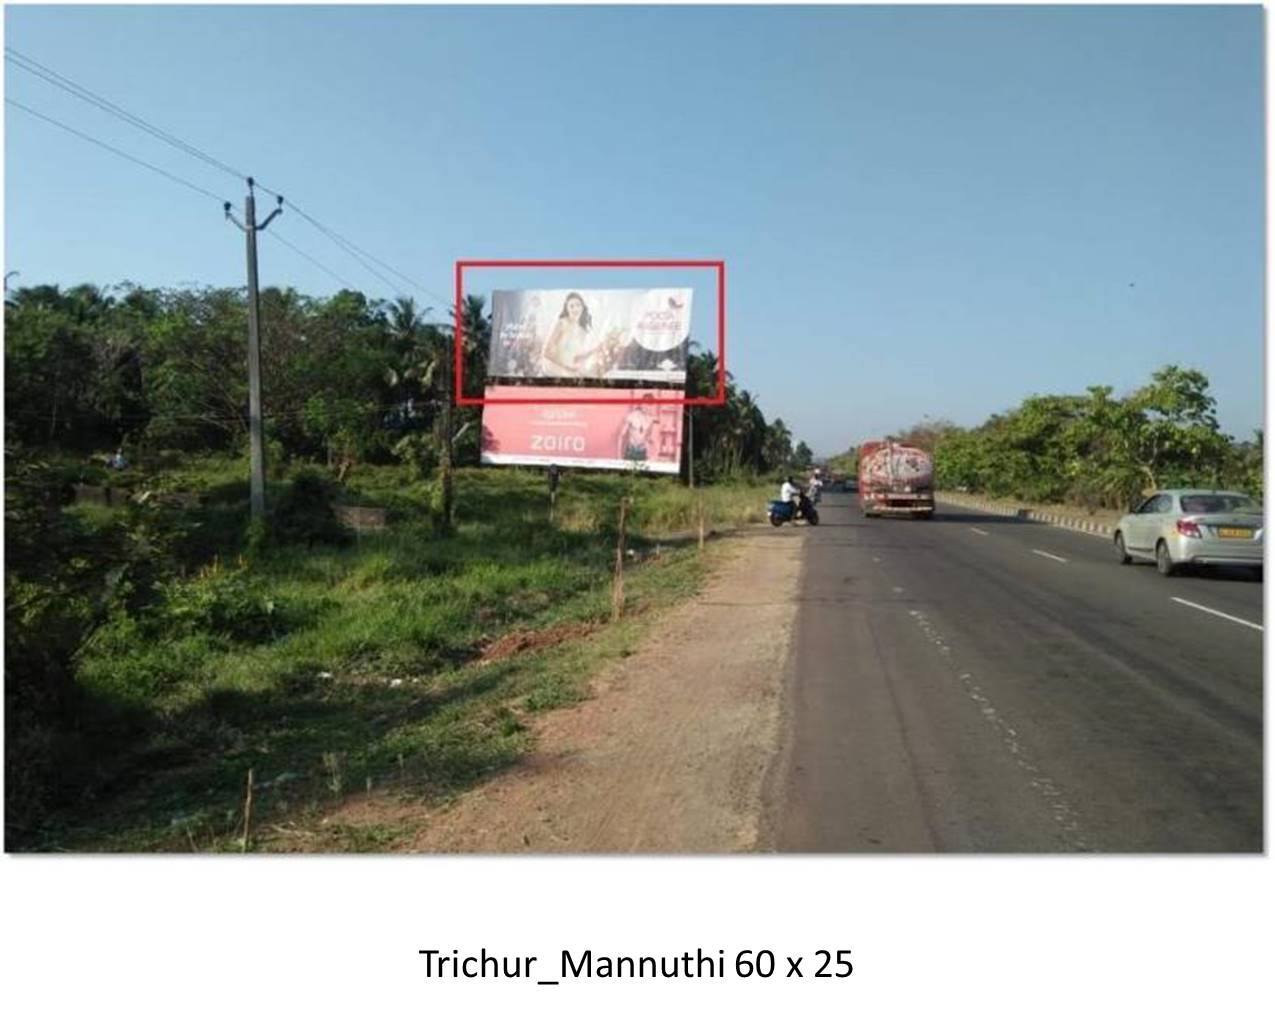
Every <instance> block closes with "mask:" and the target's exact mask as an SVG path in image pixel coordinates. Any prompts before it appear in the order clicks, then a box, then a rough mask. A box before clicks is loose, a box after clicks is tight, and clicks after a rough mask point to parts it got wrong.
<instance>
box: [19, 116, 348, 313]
mask: <svg viewBox="0 0 1275 1013" xmlns="http://www.w3.org/2000/svg"><path fill="white" fill-rule="evenodd" d="M5 103H6V104H8V105H11V106H14V107H16V108H18V109H21V110H22V111H23V112H25V113H28V114H29V115H31V116H35V117H36V118H37V119H41V120H44V121H45V122H46V123H51V124H52V125H53V126H55V127H58V128H60V129H62V130H65V131H67V133H70V134H74V135H75V136H76V137H78V138H80V139H81V140H85V141H88V142H89V143H90V144H95V145H97V146H98V147H99V148H104V149H106V150H107V151H109V152H111V153H112V154H114V155H118V156H119V157H120V158H124V159H127V160H128V161H130V162H133V163H134V164H136V165H140V166H142V167H144V168H147V169H150V170H151V171H152V172H157V173H159V174H160V175H161V176H164V177H166V178H167V179H170V180H172V181H173V182H174V183H180V184H181V185H182V186H184V187H188V188H189V189H191V190H194V191H195V192H196V193H200V194H203V195H204V196H207V197H211V198H212V199H213V200H215V201H217V202H218V203H219V204H222V205H224V204H226V203H228V201H227V200H226V198H224V197H221V196H219V195H217V194H215V193H213V192H212V191H211V190H205V189H204V188H203V187H202V186H199V185H198V184H197V183H192V182H190V180H188V179H183V178H182V177H181V176H178V175H175V174H174V173H171V172H169V171H168V170H167V169H162V168H160V167H159V166H157V165H152V164H151V163H150V162H147V161H145V160H144V159H141V158H138V157H136V156H135V155H130V154H129V153H128V152H127V151H122V150H120V149H119V148H116V147H114V146H113V145H110V144H107V143H106V142H105V141H101V140H98V139H97V138H96V137H92V136H90V135H89V134H86V133H84V132H83V131H81V130H77V129H76V128H75V127H72V126H70V125H68V124H66V123H63V122H61V121H60V120H56V119H54V118H53V117H52V116H46V115H45V114H44V113H41V112H38V111H36V110H35V109H32V108H31V107H30V106H26V105H23V104H22V103H21V102H18V101H17V100H16V99H11V98H6V99H5ZM262 189H264V187H263V188H262ZM269 234H270V235H273V236H274V237H275V238H276V239H278V240H279V242H281V243H283V245H284V246H286V247H288V248H289V249H291V250H292V251H293V252H294V253H296V254H297V255H298V256H301V257H304V258H305V259H306V260H308V261H309V262H310V263H311V264H313V265H314V266H315V267H317V268H319V270H321V271H323V272H325V273H326V274H329V275H331V276H332V277H333V278H335V279H336V280H337V281H339V282H341V284H343V285H345V286H346V287H347V288H350V289H355V290H357V289H358V286H357V285H355V284H354V283H353V282H351V281H350V280H349V279H348V278H345V277H343V276H341V275H339V274H337V272H336V271H333V270H332V269H331V268H330V267H328V266H327V265H326V264H323V263H321V262H320V261H319V260H317V259H315V258H314V257H312V256H310V255H309V254H308V253H306V252H305V250H303V249H301V248H300V247H299V246H297V245H296V244H295V243H291V242H289V241H288V240H287V239H285V238H283V236H280V235H278V234H276V233H269Z"/></svg>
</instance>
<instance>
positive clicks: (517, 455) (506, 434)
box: [482, 386, 682, 475]
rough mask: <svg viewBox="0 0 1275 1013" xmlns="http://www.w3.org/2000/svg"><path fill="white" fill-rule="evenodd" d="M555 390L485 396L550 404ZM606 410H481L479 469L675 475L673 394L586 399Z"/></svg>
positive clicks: (678, 423)
mask: <svg viewBox="0 0 1275 1013" xmlns="http://www.w3.org/2000/svg"><path fill="white" fill-rule="evenodd" d="M559 393H561V388H556V387H501V386H493V387H488V388H487V396H488V397H490V398H495V399H497V400H498V399H499V398H500V397H502V396H507V395H510V394H513V395H520V396H523V397H528V396H531V397H536V396H539V397H553V396H554V395H555V394H559ZM591 393H593V394H596V395H598V396H599V398H602V399H605V400H607V401H608V402H613V403H607V404H499V403H496V402H495V401H493V402H490V403H488V404H487V405H485V406H484V408H483V438H482V461H483V463H484V464H533V465H542V466H543V465H549V464H557V465H560V466H564V467H577V468H614V469H618V470H624V471H628V470H631V469H636V470H638V471H656V472H664V473H667V474H672V475H675V474H677V472H678V470H679V469H680V467H681V462H682V406H681V404H680V402H678V400H677V399H678V397H679V393H678V392H677V391H672V390H659V389H657V390H618V389H616V388H612V387H608V388H600V389H598V390H595V391H592V392H591Z"/></svg>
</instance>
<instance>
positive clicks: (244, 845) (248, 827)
mask: <svg viewBox="0 0 1275 1013" xmlns="http://www.w3.org/2000/svg"><path fill="white" fill-rule="evenodd" d="M251 837H252V768H251V767H249V768H248V788H247V791H245V792H244V799H243V841H242V842H241V844H240V848H239V850H240V851H247V850H248V840H249V838H251Z"/></svg>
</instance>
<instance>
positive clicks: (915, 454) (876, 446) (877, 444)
mask: <svg viewBox="0 0 1275 1013" xmlns="http://www.w3.org/2000/svg"><path fill="white" fill-rule="evenodd" d="M859 502H860V503H861V504H862V505H863V514H864V516H865V517H875V516H878V515H880V514H910V515H911V516H913V517H925V518H930V517H933V516H934V459H933V458H932V457H930V455H929V454H927V453H926V452H925V451H924V450H922V449H921V448H920V447H911V446H908V445H906V444H903V443H895V442H893V441H892V440H875V441H871V442H868V443H863V444H860V446H859Z"/></svg>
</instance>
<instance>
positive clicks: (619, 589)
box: [611, 496, 629, 622]
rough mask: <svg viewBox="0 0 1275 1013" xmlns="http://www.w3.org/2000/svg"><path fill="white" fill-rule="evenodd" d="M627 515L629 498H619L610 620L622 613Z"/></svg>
mask: <svg viewBox="0 0 1275 1013" xmlns="http://www.w3.org/2000/svg"><path fill="white" fill-rule="evenodd" d="M628 515H629V499H628V497H627V496H622V497H621V498H620V527H619V533H618V534H617V536H616V541H615V582H614V583H613V584H612V587H611V621H612V622H615V621H616V620H617V619H619V618H620V617H621V616H622V615H623V614H624V525H625V522H626V521H627V520H628Z"/></svg>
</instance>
